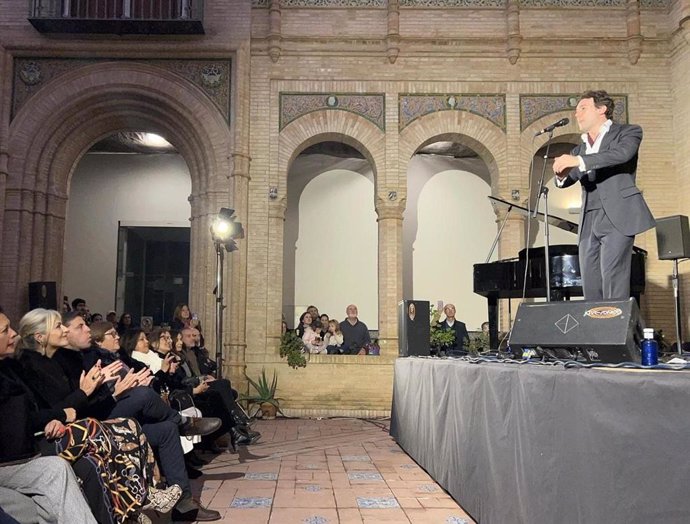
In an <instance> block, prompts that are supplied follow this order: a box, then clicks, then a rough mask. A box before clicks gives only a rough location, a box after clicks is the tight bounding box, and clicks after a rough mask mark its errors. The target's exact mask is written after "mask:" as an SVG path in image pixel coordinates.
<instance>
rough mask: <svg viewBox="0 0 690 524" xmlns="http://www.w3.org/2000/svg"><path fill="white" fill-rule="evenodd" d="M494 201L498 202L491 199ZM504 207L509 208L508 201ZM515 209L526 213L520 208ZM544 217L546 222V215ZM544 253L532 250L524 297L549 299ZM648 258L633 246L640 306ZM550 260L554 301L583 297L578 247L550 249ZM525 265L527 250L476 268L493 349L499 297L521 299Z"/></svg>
mask: <svg viewBox="0 0 690 524" xmlns="http://www.w3.org/2000/svg"><path fill="white" fill-rule="evenodd" d="M490 198H491V197H490ZM492 200H497V199H493V198H492ZM501 202H503V201H501ZM505 204H507V205H510V204H508V203H507V202H505ZM513 207H517V208H518V209H519V210H524V211H526V210H525V209H524V208H520V207H519V206H513ZM541 218H542V219H543V215H541ZM549 223H550V224H552V225H555V226H556V227H559V228H561V229H564V230H566V231H570V232H574V233H577V229H578V226H577V224H575V223H573V222H570V221H567V220H564V219H561V218H558V217H549ZM544 251H545V250H544V247H543V246H540V247H533V248H530V249H529V264H528V265H527V284H526V286H525V295H524V296H525V298H536V297H546V268H545V264H544ZM646 255H647V252H646V251H645V250H644V249H640V248H638V247H633V255H632V267H631V271H630V291H631V295H632V296H634V297H635V299H637V302H638V304H639V301H640V295H641V294H642V293H644V288H645V258H646ZM549 261H550V263H551V282H550V284H551V300H569V299H570V298H571V297H581V296H583V293H582V277H581V275H580V262H579V259H578V248H577V245H575V244H573V245H569V244H564V245H555V246H549ZM526 262H527V257H526V250H525V249H523V250H522V251H520V253H519V254H518V257H517V258H512V259H507V260H498V261H496V262H489V263H485V264H475V265H474V292H475V293H477V294H479V295H482V296H485V297H486V298H487V300H488V306H489V341H490V347H491V349H497V348H498V343H499V340H498V300H499V299H500V298H522V296H523V281H524V278H525V264H526Z"/></svg>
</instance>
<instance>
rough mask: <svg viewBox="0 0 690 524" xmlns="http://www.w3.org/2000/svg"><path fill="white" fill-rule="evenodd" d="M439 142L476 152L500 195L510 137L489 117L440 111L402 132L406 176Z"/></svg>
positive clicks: (401, 161)
mask: <svg viewBox="0 0 690 524" xmlns="http://www.w3.org/2000/svg"><path fill="white" fill-rule="evenodd" d="M438 141H452V142H457V143H459V144H462V145H464V146H467V147H469V148H471V149H472V150H473V151H475V152H476V153H477V154H478V155H479V156H480V158H481V159H482V160H484V162H485V163H486V165H487V167H488V169H489V173H490V175H491V188H492V191H493V192H494V193H496V192H497V188H498V183H499V178H500V173H502V172H503V171H504V170H505V163H506V153H505V151H506V147H507V143H506V135H505V133H504V132H503V131H502V130H501V129H500V128H498V127H497V126H495V125H494V124H492V123H490V122H488V121H487V120H486V119H485V118H482V117H480V116H477V115H474V114H472V113H469V112H467V111H439V112H437V113H432V114H429V115H425V116H423V117H421V118H419V119H417V120H415V121H414V122H412V123H411V124H410V125H409V126H407V127H406V128H405V129H404V130H403V131H402V132H401V133H400V142H399V148H398V159H399V165H400V167H401V169H400V173H401V175H402V176H403V177H404V175H405V174H406V173H407V165H408V164H409V162H410V159H411V158H412V156H413V155H414V153H415V152H416V151H417V150H418V149H419V148H420V147H422V146H425V145H428V144H431V143H433V142H438Z"/></svg>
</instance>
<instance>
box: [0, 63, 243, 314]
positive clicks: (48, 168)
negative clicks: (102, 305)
mask: <svg viewBox="0 0 690 524" xmlns="http://www.w3.org/2000/svg"><path fill="white" fill-rule="evenodd" d="M126 130H147V131H151V132H156V133H159V134H161V135H163V136H165V137H166V138H167V139H168V140H169V141H170V142H172V143H173V144H174V145H175V146H176V147H177V148H178V150H179V151H180V153H181V155H182V156H183V158H184V159H185V161H186V163H187V166H188V168H189V172H190V175H191V179H192V196H191V201H192V250H193V252H194V253H195V254H194V256H193V257H192V261H191V262H192V266H193V267H196V268H197V269H199V271H196V270H194V269H193V270H192V271H191V274H192V276H193V277H194V275H196V274H199V275H201V276H199V277H198V278H199V279H200V280H201V279H204V278H206V276H205V275H204V274H205V272H206V271H205V265H206V260H205V259H206V258H208V256H207V254H206V253H205V251H206V250H204V249H198V248H199V247H202V248H203V247H206V246H205V244H204V243H203V242H201V240H199V238H200V235H198V234H197V235H196V239H195V231H197V232H198V231H201V230H203V229H205V227H204V224H205V222H206V221H207V220H208V215H209V213H211V212H213V211H212V209H215V210H217V208H218V205H219V204H225V205H227V203H229V201H230V199H231V195H230V189H229V188H230V184H229V183H228V181H227V178H228V176H229V175H230V174H231V162H230V157H231V154H232V152H233V151H232V148H233V141H232V135H231V132H230V128H229V125H228V123H227V122H226V121H225V119H224V117H223V115H222V114H221V112H220V111H219V110H218V108H217V107H216V106H215V104H214V103H213V102H212V101H211V100H210V99H209V98H208V97H207V96H206V95H205V94H204V93H203V91H202V90H201V89H200V88H199V87H197V86H195V85H194V84H192V83H191V82H189V81H188V80H186V79H184V78H182V77H181V76H178V75H176V74H174V73H170V72H168V71H165V70H163V69H160V68H157V67H155V66H151V65H148V64H142V63H131V62H103V63H99V64H94V65H89V66H85V67H82V68H79V69H75V70H74V71H70V72H68V73H65V74H64V75H61V76H59V77H58V78H56V79H54V80H52V81H51V82H49V83H47V84H46V85H45V86H43V87H42V88H41V89H40V90H39V91H37V92H36V93H35V94H34V95H33V96H32V97H31V98H30V99H29V100H28V101H27V103H26V104H25V105H24V106H23V107H22V108H21V110H20V111H19V112H18V113H17V115H16V116H15V118H14V119H13V121H12V123H11V125H10V128H9V136H8V141H7V145H8V154H9V161H8V175H9V176H8V178H7V184H6V203H7V204H6V209H5V213H4V216H3V217H2V218H3V220H2V237H3V238H4V242H3V244H4V247H5V248H7V249H3V253H2V254H1V255H0V258H1V259H2V264H3V266H4V267H5V268H9V269H10V270H8V271H4V272H3V275H0V294H2V295H3V296H5V297H9V298H8V300H7V303H8V307H9V308H10V310H11V311H12V312H13V313H15V314H16V313H18V312H19V311H21V310H22V309H23V308H24V307H25V306H26V302H25V294H26V293H25V289H26V283H27V282H29V281H31V280H55V281H57V282H60V281H61V279H62V242H63V238H64V227H65V215H66V209H67V199H68V195H69V182H70V178H71V174H72V173H73V171H74V168H75V166H76V165H77V163H78V162H79V160H80V159H81V158H82V156H83V155H84V154H85V153H86V152H87V151H88V149H89V148H90V147H91V146H92V145H93V144H94V143H95V142H97V141H98V140H100V139H101V138H103V137H105V136H107V135H109V134H112V133H114V132H118V131H126ZM21 238H24V239H27V238H30V239H32V241H31V243H27V242H22V241H21V240H20V239H21ZM195 248H197V249H195ZM209 252H210V248H209ZM209 256H210V255H209ZM12 269H14V271H12ZM194 280H195V279H194V278H193V281H192V282H191V284H192V286H190V291H191V292H192V293H194V291H193V290H192V287H203V286H194V284H195V282H194ZM198 284H200V282H199V283H198ZM204 285H205V284H204ZM190 298H191V299H192V302H196V303H199V302H201V301H202V298H201V295H200V296H199V297H198V298H196V299H195V298H194V297H193V296H192V297H190Z"/></svg>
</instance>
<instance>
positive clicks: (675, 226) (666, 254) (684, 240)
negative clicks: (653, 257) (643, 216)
mask: <svg viewBox="0 0 690 524" xmlns="http://www.w3.org/2000/svg"><path fill="white" fill-rule="evenodd" d="M656 245H657V248H658V251H659V260H675V259H676V258H690V228H689V227H688V217H686V216H685V215H673V216H670V217H664V218H657V219H656Z"/></svg>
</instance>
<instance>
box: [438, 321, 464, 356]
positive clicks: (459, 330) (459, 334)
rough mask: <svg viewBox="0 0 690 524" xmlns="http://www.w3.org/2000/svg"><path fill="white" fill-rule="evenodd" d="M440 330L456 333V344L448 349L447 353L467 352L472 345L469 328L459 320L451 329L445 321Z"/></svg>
mask: <svg viewBox="0 0 690 524" xmlns="http://www.w3.org/2000/svg"><path fill="white" fill-rule="evenodd" d="M439 328H440V329H442V330H444V331H447V330H453V331H454V332H455V342H454V343H453V345H452V346H450V347H448V348H446V351H467V349H468V345H469V343H470V334H469V333H468V332H467V326H465V323H464V322H460V321H459V320H458V319H455V322H454V323H453V326H452V327H451V326H449V325H448V324H446V321H445V320H444V321H443V322H441V323H440V324H439Z"/></svg>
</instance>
